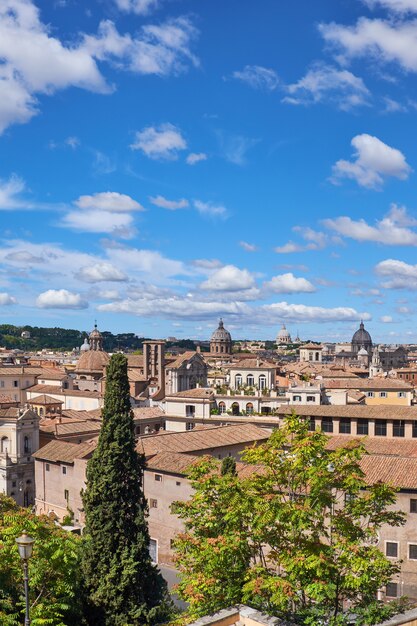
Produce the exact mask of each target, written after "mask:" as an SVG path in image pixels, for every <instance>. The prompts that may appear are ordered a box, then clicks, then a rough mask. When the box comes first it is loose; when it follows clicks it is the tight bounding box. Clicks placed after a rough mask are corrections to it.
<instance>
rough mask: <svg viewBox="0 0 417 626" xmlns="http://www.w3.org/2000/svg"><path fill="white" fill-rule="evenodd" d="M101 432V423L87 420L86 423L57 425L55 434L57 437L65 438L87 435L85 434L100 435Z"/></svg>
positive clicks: (72, 422)
mask: <svg viewBox="0 0 417 626" xmlns="http://www.w3.org/2000/svg"><path fill="white" fill-rule="evenodd" d="M100 430H101V423H100V422H97V421H93V420H86V421H84V422H75V421H71V422H61V423H57V424H56V428H55V432H56V436H57V437H64V436H65V435H73V436H75V435H77V434H78V433H79V434H80V435H85V433H91V434H92V435H93V434H94V435H95V434H97V435H98V434H99V432H100Z"/></svg>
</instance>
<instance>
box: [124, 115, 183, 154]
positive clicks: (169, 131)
mask: <svg viewBox="0 0 417 626" xmlns="http://www.w3.org/2000/svg"><path fill="white" fill-rule="evenodd" d="M130 147H131V148H132V150H141V151H142V152H143V153H144V154H145V155H146V156H147V157H149V158H150V159H166V160H175V159H178V152H180V151H181V150H185V149H186V148H187V142H186V141H185V139H184V137H183V136H182V134H181V131H180V129H179V128H177V127H176V126H174V125H173V124H168V123H167V124H161V125H160V126H158V127H154V126H148V127H147V128H144V129H143V130H141V131H138V132H137V133H136V138H135V141H134V143H133V144H131V146H130Z"/></svg>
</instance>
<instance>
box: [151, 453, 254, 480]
mask: <svg viewBox="0 0 417 626" xmlns="http://www.w3.org/2000/svg"><path fill="white" fill-rule="evenodd" d="M201 458H202V457H201V456H196V455H194V454H181V453H179V452H158V453H157V454H155V455H154V456H152V457H150V458H149V459H148V460H147V461H146V469H147V470H149V471H151V472H162V473H166V474H174V475H176V476H185V475H186V474H187V472H188V470H189V469H190V467H191V466H192V465H195V464H196V463H199V462H201ZM216 462H217V465H218V467H219V470H220V466H221V461H218V460H217V459H216ZM236 470H237V473H238V474H239V476H240V477H241V478H246V477H248V476H251V475H252V474H253V473H254V472H256V471H260V468H259V467H258V466H256V465H248V464H246V463H241V462H239V461H238V462H237V463H236Z"/></svg>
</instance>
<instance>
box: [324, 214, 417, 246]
mask: <svg viewBox="0 0 417 626" xmlns="http://www.w3.org/2000/svg"><path fill="white" fill-rule="evenodd" d="M323 224H324V226H326V228H329V229H330V230H333V231H335V232H337V233H338V234H339V235H341V236H343V237H349V238H350V239H354V240H355V241H361V242H364V241H373V242H376V243H381V244H385V245H388V246H417V233H415V232H414V231H413V230H412V229H411V228H409V226H412V225H415V224H417V222H416V220H414V218H412V217H410V216H409V215H408V214H407V211H406V209H405V207H398V206H397V205H395V204H393V205H392V206H391V210H390V211H389V213H388V214H387V215H386V216H385V217H384V218H383V219H382V220H377V221H376V222H375V225H374V226H372V225H370V224H368V223H367V222H366V221H365V220H364V219H360V220H353V219H352V218H350V217H344V216H343V217H336V218H334V219H326V220H323Z"/></svg>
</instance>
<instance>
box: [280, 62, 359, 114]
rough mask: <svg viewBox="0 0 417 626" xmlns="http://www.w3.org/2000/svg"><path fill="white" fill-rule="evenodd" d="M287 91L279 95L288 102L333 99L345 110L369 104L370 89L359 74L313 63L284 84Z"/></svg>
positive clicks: (316, 101)
mask: <svg viewBox="0 0 417 626" xmlns="http://www.w3.org/2000/svg"><path fill="white" fill-rule="evenodd" d="M285 90H286V92H287V93H288V94H289V95H287V96H286V97H284V98H283V102H286V103H288V104H296V105H297V104H298V105H301V104H302V105H309V104H317V103H319V102H323V101H326V102H333V103H335V104H336V105H337V106H338V107H339V108H340V109H342V110H344V111H349V110H351V109H353V108H355V107H358V106H365V105H368V104H369V98H370V92H369V90H368V88H367V87H366V86H365V84H364V82H363V80H362V78H359V77H358V76H355V75H354V74H352V72H349V71H348V70H346V69H338V68H336V67H333V66H329V65H324V64H317V65H316V66H314V67H313V68H312V69H311V70H309V71H308V72H307V74H306V75H305V76H303V78H301V79H300V80H299V81H297V82H296V83H293V84H292V85H287V86H286V87H285Z"/></svg>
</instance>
